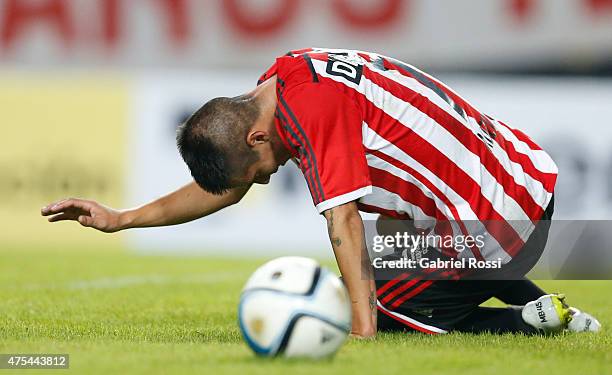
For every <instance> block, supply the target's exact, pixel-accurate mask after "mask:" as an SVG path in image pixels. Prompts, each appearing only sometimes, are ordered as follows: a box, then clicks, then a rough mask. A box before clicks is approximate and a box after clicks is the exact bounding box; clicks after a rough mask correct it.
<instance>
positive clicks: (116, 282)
mask: <svg viewBox="0 0 612 375" xmlns="http://www.w3.org/2000/svg"><path fill="white" fill-rule="evenodd" d="M233 279H243V277H242V276H241V275H239V274H236V273H235V272H212V273H211V272H208V273H202V274H189V275H181V276H169V275H155V274H153V275H127V276H117V277H102V278H99V279H93V280H74V281H69V282H65V283H58V284H24V285H12V288H11V289H22V290H23V289H25V290H39V289H56V290H57V289H62V290H91V289H120V288H129V287H132V286H140V285H171V284H216V283H220V282H225V281H230V280H233ZM244 280H245V281H246V277H244Z"/></svg>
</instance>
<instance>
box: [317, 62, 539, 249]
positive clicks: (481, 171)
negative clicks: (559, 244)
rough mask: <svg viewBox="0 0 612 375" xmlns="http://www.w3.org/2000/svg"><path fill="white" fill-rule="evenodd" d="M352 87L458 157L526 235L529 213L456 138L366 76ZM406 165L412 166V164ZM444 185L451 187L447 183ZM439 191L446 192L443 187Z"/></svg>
mask: <svg viewBox="0 0 612 375" xmlns="http://www.w3.org/2000/svg"><path fill="white" fill-rule="evenodd" d="M313 64H314V65H315V70H316V71H317V73H318V74H320V75H322V76H324V77H327V78H331V79H334V80H335V81H337V82H340V83H344V84H347V85H350V84H349V83H348V82H347V81H346V80H344V79H342V78H340V77H338V76H334V75H331V74H329V73H327V72H326V71H325V66H326V63H325V62H322V61H313ZM352 88H354V89H355V90H357V91H358V92H360V93H362V94H364V95H365V97H366V99H367V100H368V101H370V102H371V103H372V104H374V105H375V106H376V107H378V108H379V109H381V110H382V111H384V112H385V113H386V114H387V115H389V116H390V117H392V118H394V119H396V120H397V121H398V122H399V123H401V124H402V125H404V126H405V127H407V128H409V129H411V130H412V131H414V132H415V133H416V134H418V135H419V136H420V137H421V138H422V139H424V140H425V141H426V142H428V143H430V144H431V145H432V146H433V147H435V148H436V149H438V150H439V151H440V152H442V153H443V154H444V155H446V156H447V157H448V158H449V159H450V160H451V161H455V160H462V162H461V163H454V164H455V165H456V166H457V167H458V168H460V169H461V170H463V171H464V172H465V173H466V174H467V175H468V176H470V177H471V178H472V180H473V181H474V182H475V183H476V184H478V185H480V191H481V195H482V196H483V197H484V198H485V199H487V200H488V201H489V202H490V203H491V204H492V206H493V209H494V210H495V211H496V212H497V213H499V214H500V215H501V216H502V217H504V218H505V219H506V220H511V221H509V224H510V225H511V226H512V227H513V228H514V230H515V231H516V233H517V234H518V235H519V237H520V238H521V239H522V240H523V241H526V240H527V238H529V235H530V234H531V232H532V231H533V228H534V225H533V223H532V221H531V220H530V218H529V215H528V214H527V213H525V212H524V211H523V209H522V207H521V206H520V205H519V204H518V203H517V202H516V201H515V200H514V199H513V198H512V197H511V196H509V195H508V194H506V193H505V191H504V187H503V186H502V185H501V184H500V183H499V182H498V181H497V180H496V179H495V177H493V176H492V175H491V173H490V172H489V171H488V170H487V169H486V168H485V167H484V166H483V165H482V164H481V162H480V158H479V157H478V156H477V155H475V154H473V153H472V152H471V151H469V150H468V149H467V148H466V147H465V146H464V145H463V144H462V143H461V142H459V140H457V138H455V137H454V136H453V135H452V134H450V133H449V132H448V131H447V130H446V129H445V128H444V127H442V126H441V125H439V124H438V123H437V122H435V121H434V120H433V119H432V118H430V117H428V116H427V115H425V114H423V113H422V112H421V111H419V110H418V109H417V108H415V107H414V106H412V105H411V104H410V103H408V102H405V101H403V100H401V99H399V98H397V97H396V96H394V95H393V94H392V93H390V92H388V91H386V90H384V89H383V88H382V87H380V86H378V85H377V84H376V83H374V82H372V81H370V80H369V79H368V78H366V77H362V78H361V82H360V84H359V86H357V85H355V84H352ZM366 88H367V89H366ZM372 149H376V148H372ZM415 162H416V161H415ZM407 165H408V166H413V164H407ZM447 188H448V189H451V188H450V187H449V186H448V187H447ZM441 190H442V191H443V192H445V191H446V190H445V189H441ZM499 192H502V194H499ZM468 204H469V203H468Z"/></svg>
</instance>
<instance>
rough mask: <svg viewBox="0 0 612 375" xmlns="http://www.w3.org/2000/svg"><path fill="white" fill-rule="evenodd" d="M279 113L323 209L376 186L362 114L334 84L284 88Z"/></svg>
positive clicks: (339, 203) (348, 200)
mask: <svg viewBox="0 0 612 375" xmlns="http://www.w3.org/2000/svg"><path fill="white" fill-rule="evenodd" d="M278 101H279V108H278V109H279V111H278V115H279V118H280V121H281V125H282V127H283V130H284V131H285V133H286V135H287V139H288V141H289V143H290V144H291V146H292V147H293V148H294V149H295V150H297V153H298V158H299V166H300V169H301V171H302V173H303V174H304V177H305V179H306V182H307V184H308V188H309V190H310V194H311V196H312V199H313V202H314V204H315V206H316V207H317V210H318V211H319V213H322V212H323V211H325V210H328V209H330V208H333V207H336V206H339V205H342V204H344V203H347V202H351V201H353V200H356V199H359V198H361V197H363V196H365V195H367V194H370V193H371V192H372V184H371V182H370V175H369V171H368V164H367V162H366V156H365V150H364V147H363V140H362V130H361V127H362V122H363V120H362V114H361V111H360V110H359V108H358V107H357V105H356V104H355V103H354V101H353V100H352V99H351V98H349V97H348V96H347V95H346V94H344V93H343V92H341V91H340V90H338V89H336V88H334V87H333V86H328V85H325V84H321V83H304V84H301V85H298V86H296V87H293V88H291V89H289V90H287V94H286V95H285V94H283V93H280V94H279V98H278Z"/></svg>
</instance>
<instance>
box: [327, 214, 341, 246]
mask: <svg viewBox="0 0 612 375" xmlns="http://www.w3.org/2000/svg"><path fill="white" fill-rule="evenodd" d="M327 232H328V233H329V238H330V240H331V243H332V246H334V247H338V246H340V245H342V240H341V239H340V237H337V236H334V210H333V209H332V210H329V217H328V218H327Z"/></svg>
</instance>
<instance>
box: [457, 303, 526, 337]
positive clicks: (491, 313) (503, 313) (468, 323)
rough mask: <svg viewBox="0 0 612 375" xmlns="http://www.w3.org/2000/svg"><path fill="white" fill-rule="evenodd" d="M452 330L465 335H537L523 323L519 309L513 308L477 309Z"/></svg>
mask: <svg viewBox="0 0 612 375" xmlns="http://www.w3.org/2000/svg"><path fill="white" fill-rule="evenodd" d="M453 330H455V331H459V332H467V333H485V332H491V333H519V332H522V333H525V334H530V335H531V334H535V333H538V330H537V329H535V328H534V327H532V326H530V325H529V324H527V323H525V321H523V318H522V317H521V309H520V308H514V307H505V308H496V307H477V308H476V309H474V311H472V312H471V313H470V314H469V315H468V316H467V317H465V318H464V319H462V320H461V321H460V322H459V323H457V324H455V326H454V327H453Z"/></svg>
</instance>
